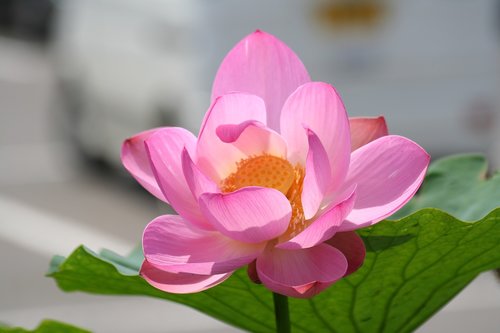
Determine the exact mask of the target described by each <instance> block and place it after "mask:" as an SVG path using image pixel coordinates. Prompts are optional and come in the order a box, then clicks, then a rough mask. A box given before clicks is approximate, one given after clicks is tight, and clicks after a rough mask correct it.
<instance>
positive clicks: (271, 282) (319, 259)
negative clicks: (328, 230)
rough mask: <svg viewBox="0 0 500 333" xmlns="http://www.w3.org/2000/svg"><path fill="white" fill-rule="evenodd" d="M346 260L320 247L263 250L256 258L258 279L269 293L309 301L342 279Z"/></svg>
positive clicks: (331, 248) (327, 246) (337, 252)
mask: <svg viewBox="0 0 500 333" xmlns="http://www.w3.org/2000/svg"><path fill="white" fill-rule="evenodd" d="M346 270H347V260H346V258H345V256H344V255H343V254H342V252H340V251H339V250H337V249H335V248H333V247H332V246H330V245H326V244H320V245H318V246H315V247H311V248H308V249H301V250H280V249H277V248H273V249H272V250H266V252H264V253H263V254H262V255H261V256H259V257H258V258H257V272H258V274H259V279H260V280H261V281H262V283H263V284H264V285H265V286H266V287H267V288H269V289H270V290H272V291H274V292H276V293H279V294H283V295H286V296H291V297H298V298H309V297H312V296H314V295H316V294H318V293H319V292H321V291H322V290H324V289H326V288H327V287H329V286H330V285H331V284H332V283H334V282H335V281H337V280H338V279H340V278H342V277H343V276H344V274H345V272H346Z"/></svg>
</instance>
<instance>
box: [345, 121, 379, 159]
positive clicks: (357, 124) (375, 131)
mask: <svg viewBox="0 0 500 333" xmlns="http://www.w3.org/2000/svg"><path fill="white" fill-rule="evenodd" d="M349 124H350V128H351V151H354V150H356V149H358V148H359V147H361V146H364V145H366V144H367V143H369V142H372V141H373V140H376V139H378V138H380V137H383V136H385V135H389V131H388V130H387V124H386V123H385V118H384V117H382V116H380V117H377V118H361V117H360V118H357V117H354V118H349Z"/></svg>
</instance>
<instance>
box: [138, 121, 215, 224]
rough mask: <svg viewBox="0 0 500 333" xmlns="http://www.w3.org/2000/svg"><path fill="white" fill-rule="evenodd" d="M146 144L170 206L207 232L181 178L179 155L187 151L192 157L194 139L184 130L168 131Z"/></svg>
mask: <svg viewBox="0 0 500 333" xmlns="http://www.w3.org/2000/svg"><path fill="white" fill-rule="evenodd" d="M145 143H146V149H147V152H148V154H149V158H150V160H151V165H152V169H153V172H154V175H155V177H156V180H157V182H158V184H159V185H160V188H161V190H162V192H163V194H164V195H165V197H166V198H167V199H168V202H169V203H170V205H172V207H173V208H174V209H175V211H176V212H177V213H179V215H181V216H183V217H184V218H186V219H188V220H189V221H191V222H193V223H196V224H197V226H199V227H200V228H208V229H210V226H209V225H208V224H207V223H206V222H205V219H204V218H203V216H202V215H201V212H200V209H199V207H198V202H197V201H196V199H195V197H194V196H193V193H192V192H191V189H190V188H189V186H188V184H187V182H186V179H185V177H184V176H183V175H184V172H183V166H182V158H181V156H182V151H183V150H184V149H186V150H187V151H188V152H189V154H190V155H191V156H194V153H195V147H196V138H195V136H194V135H193V134H191V133H190V132H189V131H187V130H185V129H183V128H176V127H171V128H165V129H162V130H160V131H157V132H156V133H154V134H153V135H151V136H150V137H149V138H148V139H147V140H146V141H145Z"/></svg>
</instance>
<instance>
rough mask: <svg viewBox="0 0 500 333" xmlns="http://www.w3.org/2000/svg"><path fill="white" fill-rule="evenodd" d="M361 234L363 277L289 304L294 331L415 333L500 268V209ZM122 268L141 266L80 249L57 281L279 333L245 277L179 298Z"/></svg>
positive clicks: (424, 217) (428, 216) (430, 215)
mask: <svg viewBox="0 0 500 333" xmlns="http://www.w3.org/2000/svg"><path fill="white" fill-rule="evenodd" d="M360 234H361V236H362V237H363V239H364V241H365V244H366V247H367V250H368V253H367V257H366V261H365V264H364V265H363V267H362V268H361V269H360V270H359V271H358V272H356V273H355V274H353V275H351V276H350V277H348V278H346V279H343V280H341V281H339V282H338V283H336V284H335V285H333V286H332V287H331V288H329V289H328V290H327V291H325V292H323V293H321V294H320V295H318V296H316V297H315V298H313V299H310V300H299V299H290V311H291V321H292V326H293V331H294V332H325V331H331V332H410V331H412V330H413V329H414V328H416V327H417V326H419V325H420V324H422V323H423V322H424V321H425V320H426V319H428V318H429V317H430V316H431V315H432V314H433V313H434V312H436V311H437V310H439V308H440V307H442V306H443V305H444V304H446V303H447V302H448V301H449V300H450V299H451V298H452V297H453V296H454V295H455V294H457V293H458V292H459V291H460V290H461V289H462V288H464V287H465V286H466V285H467V284H468V283H469V282H470V281H472V279H474V277H475V276H476V275H477V274H479V273H480V272H483V271H486V270H490V269H493V268H497V267H500V243H499V242H498V240H499V239H500V209H498V210H495V211H494V212H492V213H491V214H489V215H488V216H486V217H485V218H483V219H481V220H480V221H477V222H475V223H466V222H461V221H459V220H457V219H455V218H453V217H451V216H450V215H447V214H446V213H443V212H441V211H439V210H436V209H425V210H421V211H419V212H417V213H415V214H413V215H411V216H408V217H406V218H404V219H402V220H400V221H383V222H381V223H379V224H377V225H375V226H373V227H371V228H368V229H365V230H362V232H361V233H360ZM57 261H58V262H60V260H59V259H58V260H57ZM123 263H126V265H128V266H134V265H135V267H137V262H136V261H133V260H130V259H127V258H120V262H117V263H113V262H112V261H110V260H109V258H102V257H101V256H99V255H97V254H95V253H92V252H90V251H89V250H87V249H85V248H84V247H80V248H78V249H76V250H75V252H73V254H71V255H70V257H69V258H68V259H66V260H65V261H63V262H62V263H60V265H59V266H58V267H57V268H56V269H53V270H52V272H51V273H50V276H52V277H53V278H55V279H56V281H57V283H58V285H59V287H60V288H61V289H63V290H65V291H75V290H80V291H85V292H89V293H96V294H114V295H145V296H151V297H157V298H163V299H167V300H171V301H174V302H178V303H182V304H186V305H188V306H191V307H193V308H195V309H198V310H200V311H202V312H204V313H207V314H209V315H211V316H213V317H215V318H218V319H220V320H223V321H225V322H227V323H229V324H232V325H234V326H238V327H241V328H243V329H246V330H249V331H253V332H273V331H274V313H273V304H272V297H271V293H270V292H269V291H268V290H266V289H265V288H264V287H263V286H260V285H255V284H253V283H252V282H250V280H249V279H248V278H247V276H246V273H245V271H243V270H240V271H238V272H236V273H235V274H234V276H233V277H232V278H230V279H229V280H228V281H226V282H224V283H223V284H222V285H220V286H217V287H215V288H212V289H210V290H207V291H205V292H202V293H198V294H191V295H176V294H168V293H164V292H161V291H159V290H157V289H155V288H153V287H151V286H149V285H148V284H147V283H146V282H145V281H144V280H143V279H141V278H140V277H139V276H137V275H124V274H122V273H120V269H121V266H123ZM136 272H137V271H136Z"/></svg>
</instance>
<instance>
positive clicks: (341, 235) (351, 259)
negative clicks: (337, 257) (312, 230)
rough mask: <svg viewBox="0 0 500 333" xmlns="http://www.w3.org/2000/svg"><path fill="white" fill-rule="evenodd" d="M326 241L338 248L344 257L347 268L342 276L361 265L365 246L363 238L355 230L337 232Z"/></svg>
mask: <svg viewBox="0 0 500 333" xmlns="http://www.w3.org/2000/svg"><path fill="white" fill-rule="evenodd" d="M326 243H327V244H330V245H331V246H333V247H334V248H336V249H337V250H340V251H341V252H342V253H343V254H344V256H345V257H346V259H347V263H348V268H347V271H346V273H345V275H344V276H347V275H349V274H352V273H354V272H355V271H357V270H358V268H360V267H361V265H363V262H364V260H365V256H366V248H365V244H364V243H363V240H362V239H361V237H359V236H358V235H357V234H356V232H354V231H348V232H338V233H336V234H335V236H333V237H332V238H330V239H329V240H328V241H326Z"/></svg>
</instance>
